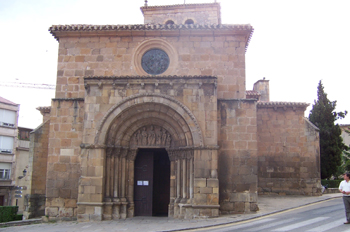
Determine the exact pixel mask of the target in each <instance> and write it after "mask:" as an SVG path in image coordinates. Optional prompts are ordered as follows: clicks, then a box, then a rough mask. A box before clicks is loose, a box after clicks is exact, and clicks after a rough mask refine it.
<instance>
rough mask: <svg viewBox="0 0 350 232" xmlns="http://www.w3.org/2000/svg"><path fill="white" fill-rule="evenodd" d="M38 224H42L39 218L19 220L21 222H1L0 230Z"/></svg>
mask: <svg viewBox="0 0 350 232" xmlns="http://www.w3.org/2000/svg"><path fill="white" fill-rule="evenodd" d="M38 223H42V220H41V218H34V219H28V220H21V221H11V222H3V223H0V228H3V227H9V226H24V225H31V224H38Z"/></svg>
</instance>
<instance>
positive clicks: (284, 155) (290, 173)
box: [257, 105, 321, 196]
mask: <svg viewBox="0 0 350 232" xmlns="http://www.w3.org/2000/svg"><path fill="white" fill-rule="evenodd" d="M304 111H305V106H304V107H303V106H299V107H298V106H294V107H293V106H287V105H284V106H283V105H280V106H278V105H275V107H265V106H258V111H257V125H258V147H259V162H258V167H259V169H258V177H259V194H282V195H284V194H287V195H289V194H294V195H295V194H296V195H310V196H317V195H320V194H321V182H320V181H321V180H320V177H321V176H320V156H319V155H320V154H319V151H320V150H319V134H318V129H317V128H316V127H315V126H313V125H312V124H311V123H310V122H309V121H308V120H306V119H305V118H304Z"/></svg>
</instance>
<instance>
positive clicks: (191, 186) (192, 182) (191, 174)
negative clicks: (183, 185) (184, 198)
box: [189, 150, 194, 199]
mask: <svg viewBox="0 0 350 232" xmlns="http://www.w3.org/2000/svg"><path fill="white" fill-rule="evenodd" d="M189 153H190V157H189V160H190V161H189V163H190V198H191V199H192V198H193V186H194V178H193V176H194V173H193V171H194V167H193V158H194V156H193V150H192V151H190V152H189Z"/></svg>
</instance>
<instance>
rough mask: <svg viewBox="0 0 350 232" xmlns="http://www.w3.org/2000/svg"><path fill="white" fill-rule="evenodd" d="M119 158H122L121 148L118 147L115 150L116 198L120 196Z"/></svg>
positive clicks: (114, 193)
mask: <svg viewBox="0 0 350 232" xmlns="http://www.w3.org/2000/svg"><path fill="white" fill-rule="evenodd" d="M119 158H120V149H119V148H116V149H115V152H114V191H113V196H114V198H118V197H119V194H118V190H119Z"/></svg>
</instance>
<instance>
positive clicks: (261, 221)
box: [0, 193, 350, 232]
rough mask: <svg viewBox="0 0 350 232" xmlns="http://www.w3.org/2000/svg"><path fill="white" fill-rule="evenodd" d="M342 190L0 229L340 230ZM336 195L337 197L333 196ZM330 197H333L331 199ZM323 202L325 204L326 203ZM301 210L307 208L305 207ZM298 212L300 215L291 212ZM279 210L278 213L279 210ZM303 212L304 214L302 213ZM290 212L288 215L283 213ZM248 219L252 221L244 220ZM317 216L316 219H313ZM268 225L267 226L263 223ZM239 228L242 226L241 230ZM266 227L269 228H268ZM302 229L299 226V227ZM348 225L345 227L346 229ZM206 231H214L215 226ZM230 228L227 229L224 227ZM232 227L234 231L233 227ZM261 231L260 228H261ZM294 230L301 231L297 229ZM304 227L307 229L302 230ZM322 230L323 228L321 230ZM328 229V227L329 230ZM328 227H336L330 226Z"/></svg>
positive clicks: (28, 231)
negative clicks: (208, 212) (208, 213)
mask: <svg viewBox="0 0 350 232" xmlns="http://www.w3.org/2000/svg"><path fill="white" fill-rule="evenodd" d="M340 197H341V194H339V193H336V194H325V195H323V196H320V197H306V196H259V202H258V203H259V208H260V210H259V211H258V212H257V213H250V214H237V215H226V216H225V215H223V216H220V217H218V218H208V219H195V220H180V219H171V218H167V217H134V218H128V219H126V220H119V221H102V222H83V223H79V222H76V221H74V222H54V223H41V224H35V225H26V226H15V227H7V228H0V231H1V232H2V231H6V232H19V231H25V232H73V231H84V232H95V231H96V232H98V231H133V232H138V231H140V232H141V231H142V232H145V231H176V230H184V229H192V230H193V229H196V228H203V227H204V228H205V227H208V226H215V225H221V226H222V225H224V224H228V223H234V222H236V223H241V224H238V225H237V224H236V226H241V227H240V229H239V228H235V229H236V231H243V228H245V229H247V231H254V229H256V228H262V229H261V230H260V231H272V229H274V230H275V229H281V228H284V227H286V226H291V225H293V224H297V225H298V226H300V228H303V227H301V225H302V224H298V223H306V224H307V226H309V225H310V226H311V227H310V228H309V227H307V228H308V229H307V230H309V229H311V228H313V227H316V228H318V227H320V226H321V227H323V226H325V225H327V226H328V227H331V225H332V223H333V221H334V223H335V224H336V225H338V226H339V227H335V228H336V231H337V232H338V231H346V230H347V228H349V231H350V226H349V227H345V226H347V225H343V224H342V223H343V222H344V221H345V219H344V218H345V216H344V209H343V205H342V203H341V198H340ZM332 199H334V200H332ZM327 200H329V201H327ZM317 202H323V203H322V205H321V204H320V203H319V204H315V205H310V206H307V205H309V204H312V203H317ZM323 204H325V205H324V206H323ZM327 205H328V206H327ZM301 206H303V207H302V208H301V209H298V210H291V211H290V212H284V213H281V212H283V211H286V210H288V209H293V208H296V207H301ZM326 206H327V207H328V208H325V207H326ZM308 207H316V208H317V207H319V209H318V210H312V209H314V208H310V210H307V208H308ZM299 210H305V212H304V213H302V212H303V211H299ZM293 212H296V215H294V216H291V215H292V214H290V213H293ZM329 212H334V214H332V215H331V216H330V215H328V213H329ZM276 213H277V214H276ZM299 214H300V215H299ZM283 215H286V216H283ZM247 220H254V221H249V223H244V222H245V221H247ZM309 220H314V221H309ZM252 225H253V226H252ZM267 225H275V226H274V227H271V228H270V229H271V230H269V228H267V227H266V226H267ZM263 226H265V227H266V228H265V227H263ZM221 228H222V229H225V228H226V227H220V228H217V229H221ZM237 229H238V230H237ZM265 229H266V230H265ZM287 229H288V228H284V230H279V231H288V230H287ZM297 229H298V228H297ZM344 229H345V230H344ZM206 231H213V229H212V228H210V229H208V230H206ZM218 231H220V230H218ZM223 231H227V230H223ZM228 231H234V230H232V229H229V230H228ZM258 231H259V230H258ZM292 231H298V230H295V229H293V230H292ZM299 231H304V230H299ZM318 231H321V230H318ZM326 231H327V230H326ZM328 231H335V230H333V229H330V230H328Z"/></svg>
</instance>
